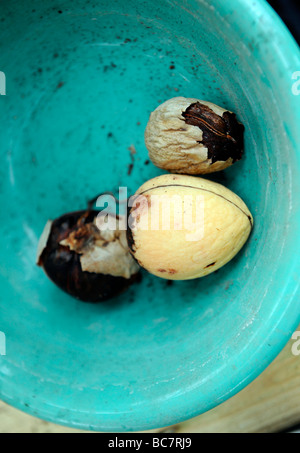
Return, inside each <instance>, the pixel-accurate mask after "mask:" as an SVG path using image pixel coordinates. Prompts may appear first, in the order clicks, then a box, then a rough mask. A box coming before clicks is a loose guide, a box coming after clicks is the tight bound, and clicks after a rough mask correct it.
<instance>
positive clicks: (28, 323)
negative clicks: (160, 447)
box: [0, 0, 300, 431]
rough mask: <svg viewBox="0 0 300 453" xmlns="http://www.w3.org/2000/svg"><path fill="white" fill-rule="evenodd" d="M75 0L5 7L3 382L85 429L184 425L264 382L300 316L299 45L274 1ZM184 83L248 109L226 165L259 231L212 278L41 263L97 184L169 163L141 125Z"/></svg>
mask: <svg viewBox="0 0 300 453" xmlns="http://www.w3.org/2000/svg"><path fill="white" fill-rule="evenodd" d="M61 8H62V10H59V7H57V6H56V4H55V3H54V2H52V1H43V2H41V1H38V0H33V1H30V2H21V1H17V0H11V1H9V2H8V1H7V2H1V8H0V23H1V30H0V37H1V39H0V70H1V71H3V72H5V75H6V96H1V97H0V114H1V134H0V149H1V156H2V161H1V162H2V165H1V167H0V183H1V214H0V215H1V222H0V231H1V245H0V284H1V294H0V298H1V302H0V308H1V309H0V331H2V332H4V333H5V336H6V356H4V355H2V356H0V394H1V398H2V399H3V400H4V401H6V402H7V403H9V404H11V405H13V406H15V407H17V408H19V409H22V410H24V411H26V412H29V413H30V414H33V415H35V416H38V417H41V418H44V419H47V420H51V421H54V422H56V423H61V424H66V425H69V426H73V427H80V428H84V429H91V430H106V431H130V430H141V429H150V428H154V427H161V426H166V425H170V424H172V423H176V422H179V421H181V420H184V419H187V418H190V417H193V416H196V415H197V414H200V413H202V412H204V411H207V410H208V409H210V408H212V407H214V406H215V405H217V404H219V403H221V402H222V401H225V400H226V399H227V398H229V397H230V396H232V395H234V394H235V393H236V392H237V391H239V390H240V389H242V388H243V387H244V386H245V385H247V384H248V383H250V382H251V381H252V380H253V379H254V378H255V377H256V376H257V375H258V374H259V373H260V372H262V370H263V369H264V368H265V367H266V366H267V365H268V364H269V363H270V362H271V361H272V360H273V359H274V358H275V357H276V355H277V354H278V353H279V351H280V350H281V349H282V348H283V347H284V345H285V344H286V342H287V341H288V339H289V338H290V336H291V334H292V332H293V330H295V329H296V327H297V325H298V323H299V322H300V316H299V292H298V289H299V273H300V272H299V271H300V269H299V267H300V262H299V255H300V250H299V226H300V225H299V224H300V215H299V182H300V174H299V173H300V162H299V156H300V153H299V143H300V139H299V120H300V118H299V116H300V115H299V97H298V96H297V95H295V94H293V93H295V89H294V90H293V89H292V87H293V84H294V83H296V80H295V79H293V78H292V77H293V74H294V73H295V71H298V70H299V68H300V57H299V49H298V46H297V45H296V44H295V42H294V40H293V38H292V37H291V35H290V34H289V32H288V31H287V29H286V28H285V26H284V25H283V23H282V22H281V20H280V19H279V18H278V17H277V15H276V14H275V13H274V12H273V10H272V9H271V8H270V7H269V6H268V5H267V3H266V2H263V1H254V0H228V1H226V2H224V1H223V0H211V1H200V0H197V1H196V0H182V1H175V0H157V1H155V2H154V1H153V2H149V1H148V2H144V1H131V0H126V1H125V0H115V1H114V2H111V1H108V0H102V1H98V2H97V1H95V2H93V1H90V2H87V1H84V0H76V1H74V0H73V1H72V2H71V1H64V2H63V6H61ZM294 88H295V87H294ZM176 95H178V96H186V97H195V98H199V99H204V100H209V101H211V102H214V103H216V104H219V105H221V106H224V107H225V108H228V109H230V110H232V111H234V112H236V113H237V116H238V118H239V120H240V121H242V122H243V123H244V125H245V156H244V158H243V159H242V161H240V162H238V163H235V164H234V165H233V167H231V168H229V169H227V170H225V171H224V172H222V173H220V174H216V175H211V176H210V178H211V179H214V180H216V181H218V182H221V183H223V184H224V185H226V186H227V187H229V188H230V189H231V190H233V191H234V192H236V193H237V194H238V195H239V196H241V198H243V199H244V200H245V202H246V204H247V205H248V206H249V209H250V210H251V212H252V213H253V216H254V220H255V229H254V231H253V233H252V235H251V237H250V240H249V241H248V243H247V245H246V246H245V247H244V248H243V249H242V251H241V252H240V253H239V254H238V255H237V257H236V258H235V259H234V260H233V261H232V262H230V263H229V264H227V265H226V266H225V267H223V268H222V269H221V270H219V271H218V272H216V273H214V274H212V275H210V276H208V277H205V278H202V279H197V280H194V281H185V282H174V283H173V284H171V285H170V284H168V283H167V282H166V281H165V280H161V279H159V278H156V277H154V276H151V275H147V274H146V273H143V281H142V282H141V283H140V284H139V285H136V286H133V287H132V288H130V289H129V291H128V292H127V293H125V294H124V295H122V296H121V297H119V298H117V299H115V300H113V301H111V302H109V303H105V304H102V305H90V304H84V303H81V302H78V301H76V300H74V299H72V298H71V297H69V296H68V295H66V294H64V293H63V292H61V291H60V290H59V289H58V288H56V287H55V286H54V285H53V283H51V282H50V281H49V280H48V279H47V277H46V276H45V275H44V273H43V271H42V270H41V269H40V268H38V267H37V266H36V265H35V253H36V247H37V242H38V238H39V235H40V234H41V232H42V230H43V227H44V225H45V223H46V221H47V219H49V218H52V219H53V218H56V217H58V216H60V215H62V214H63V213H65V212H68V211H72V210H78V209H84V208H85V206H86V202H87V200H89V199H90V198H93V197H94V196H95V195H97V194H98V193H101V192H102V191H106V190H111V191H114V193H115V195H117V196H118V187H119V186H127V187H128V195H129V194H131V193H134V192H135V190H136V189H137V188H138V187H139V186H140V185H141V184H142V183H143V182H144V181H145V180H147V179H149V178H151V177H154V176H156V175H158V174H161V173H163V172H162V171H160V170H159V169H157V168H155V167H154V166H153V165H152V164H151V163H148V162H147V159H148V156H147V150H146V148H145V145H144V137H143V134H144V129H145V127H146V124H147V121H148V118H149V115H150V112H151V111H153V110H154V109H155V108H156V107H157V106H158V104H159V103H161V102H163V101H165V100H167V99H168V98H171V97H174V96H176ZM133 147H134V148H133ZM134 150H136V153H134ZM2 337H3V335H2Z"/></svg>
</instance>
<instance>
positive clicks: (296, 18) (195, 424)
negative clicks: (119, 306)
mask: <svg viewBox="0 0 300 453" xmlns="http://www.w3.org/2000/svg"><path fill="white" fill-rule="evenodd" d="M269 3H270V5H271V6H272V7H273V8H274V9H275V10H276V11H277V13H278V14H279V15H280V16H281V18H282V20H283V21H284V22H285V24H286V25H287V27H288V28H289V30H290V31H291V33H292V34H293V35H294V37H295V39H296V40H297V42H298V44H299V43H300V3H299V0H269ZM0 8H1V4H0ZM299 70H300V68H299ZM298 331H300V326H299V328H298ZM293 343H294V341H293V340H292V339H291V340H290V342H289V343H288V344H287V346H286V347H285V349H284V350H283V351H282V352H281V354H280V355H279V356H278V357H277V358H276V360H275V361H274V362H273V363H272V364H271V365H270V366H269V367H268V368H267V369H266V370H265V371H264V372H263V373H262V374H261V375H260V376H259V377H258V378H257V379H256V380H255V381H254V382H252V383H251V384H250V385H249V386H248V387H246V388H245V389H244V390H242V391H241V392H240V393H238V394H237V395H235V396H234V397H232V398H231V399H229V400H228V401H226V402H225V403H223V404H221V405H220V406H218V407H216V408H214V409H212V410H211V411H209V412H207V413H205V414H202V415H200V416H199V417H196V418H194V419H191V420H188V421H186V422H184V423H181V424H179V425H176V426H171V427H162V428H159V429H157V430H156V431H155V432H168V433H191V432H196V433H197V432H198V433H255V432H259V433H278V432H300V387H299V377H300V355H295V354H293V348H292V347H293ZM0 432H1V433H21V432H22V433H75V432H84V431H80V430H76V429H72V428H66V427H63V426H58V425H55V424H53V423H48V422H46V421H43V420H39V419H37V418H35V417H32V416H30V415H27V414H24V413H23V412H20V411H18V410H16V409H14V408H12V407H10V406H8V405H6V404H5V403H3V402H0Z"/></svg>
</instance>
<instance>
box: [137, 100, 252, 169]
mask: <svg viewBox="0 0 300 453" xmlns="http://www.w3.org/2000/svg"><path fill="white" fill-rule="evenodd" d="M243 135H244V126H243V125H242V124H241V123H239V122H238V121H237V119H236V115H235V114H234V113H232V112H230V111H229V110H226V109H224V108H222V107H219V106H218V105H216V104H213V103H211V102H207V101H201V100H198V99H194V98H184V97H175V98H172V99H169V100H168V101H166V102H164V103H163V104H161V105H159V106H158V107H157V108H156V109H155V110H154V112H152V113H151V115H150V119H149V122H148V124H147V127H146V130H145V143H146V147H147V148H148V151H149V157H150V159H151V161H152V162H153V163H154V165H156V166H157V167H159V168H162V169H164V170H168V171H170V172H172V173H183V174H190V175H196V174H205V173H212V172H215V171H220V170H224V169H225V168H227V167H229V166H231V165H232V164H233V163H234V162H236V161H238V160H240V159H241V158H242V153H243Z"/></svg>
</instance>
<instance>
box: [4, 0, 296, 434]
mask: <svg viewBox="0 0 300 453" xmlns="http://www.w3.org/2000/svg"><path fill="white" fill-rule="evenodd" d="M198 1H199V2H200V3H205V2H203V1H201V0H198ZM215 3H216V4H218V6H219V10H218V14H220V15H222V14H224V15H225V13H226V9H228V8H232V9H235V10H239V11H240V12H241V14H240V22H239V24H238V25H239V28H241V29H243V31H245V30H246V33H247V35H246V36H245V39H247V40H248V41H249V42H250V41H251V40H252V39H257V33H256V31H255V27H253V25H252V22H253V21H254V20H255V23H256V25H258V27H259V31H260V33H261V35H260V38H259V39H260V44H261V46H260V55H264V49H266V48H267V47H268V48H269V47H271V48H272V51H273V52H272V58H273V60H272V65H273V69H274V74H273V77H274V79H275V81H276V84H277V86H278V90H281V92H282V93H286V90H287V87H289V89H290V93H291V87H292V84H293V81H292V78H291V76H292V74H293V73H294V72H295V71H298V70H300V51H299V47H298V45H297V44H296V42H295V40H294V38H293V37H292V35H291V34H290V32H289V31H288V29H287V28H286V26H285V25H284V23H283V22H282V20H281V19H280V18H279V16H278V15H277V14H276V13H275V11H274V10H273V9H272V8H271V7H270V5H269V4H268V3H267V2H266V1H265V0H256V1H253V0H228V1H227V2H226V5H225V4H224V2H223V4H222V1H221V0H216V2H215ZM246 11H247V13H248V14H243V13H244V12H246ZM262 16H263V18H264V21H263V24H262V23H261V22H260V18H261V17H262ZM274 30H276V39H275V40H272V41H270V40H268V39H267V38H268V35H269V33H270V31H274ZM272 35H273V36H274V34H273V33H272ZM264 38H265V39H264ZM270 54H271V53H269V52H267V53H266V55H267V58H270ZM276 69H278V71H276ZM288 99H289V106H290V111H291V112H293V115H294V118H295V125H297V118H300V103H299V98H298V96H296V95H292V94H290V96H289V97H288ZM295 130H296V127H295V128H293V131H295ZM290 139H291V142H293V143H295V144H296V145H295V146H296V148H295V154H296V159H297V168H296V170H297V171H298V174H299V173H300V149H299V140H297V139H298V137H297V136H295V133H294V132H292V134H291V137H290ZM293 196H294V200H295V202H296V203H297V204H298V205H299V204H300V197H299V194H298V193H297V194H293ZM291 209H292V208H291ZM294 210H295V211H296V209H295V207H294ZM290 212H292V211H290ZM293 215H294V216H295V217H294V219H293V222H294V225H296V226H298V227H300V212H299V209H298V211H297V212H294V211H293ZM299 230H300V228H299ZM297 234H298V228H297V229H294V235H293V236H290V237H289V238H288V240H289V244H290V245H289V250H288V253H287V255H286V256H285V262H286V264H285V275H284V277H285V278H284V284H283V283H282V281H281V282H277V281H276V282H274V285H276V287H277V288H278V292H277V303H278V301H280V300H281V298H282V297H283V296H284V295H285V298H286V297H287V295H288V298H287V303H286V304H282V305H281V306H280V308H279V307H277V306H276V301H274V309H275V307H276V308H277V318H276V323H274V324H273V327H272V330H270V331H269V332H265V334H266V335H265V337H264V341H258V339H257V338H256V337H257V336H259V334H260V332H259V333H257V335H256V336H255V335H254V336H253V337H252V338H251V341H250V343H249V344H247V345H245V348H244V349H243V351H242V353H241V354H240V355H239V357H238V360H239V363H238V364H236V365H238V367H239V373H237V375H236V377H235V378H233V377H232V374H231V372H230V371H231V367H227V368H226V369H222V370H218V372H219V373H221V375H222V376H221V378H220V379H219V381H218V382H219V387H218V393H219V395H220V397H219V398H218V400H217V401H215V400H214V401H211V400H210V397H209V395H205V394H203V393H202V392H201V391H200V392H199V387H198V386H194V387H193V388H192V389H191V388H189V389H188V391H184V390H183V391H182V392H181V394H180V395H179V396H177V397H176V398H170V399H168V400H165V401H164V405H163V407H161V411H160V412H161V418H160V420H157V427H161V426H164V425H163V424H162V422H163V419H164V416H165V415H166V414H168V420H169V421H170V419H172V417H173V422H171V423H169V425H170V424H172V423H178V422H181V421H184V420H187V419H189V418H192V417H195V416H197V415H199V413H200V408H201V413H203V412H205V411H208V410H210V409H212V408H213V407H215V406H216V405H218V404H220V403H222V402H224V401H225V400H227V399H228V398H230V397H232V396H233V395H235V394H236V393H237V392H239V391H240V390H242V389H243V388H244V387H246V386H247V385H248V384H249V383H250V382H252V381H253V380H254V379H255V378H256V377H257V376H258V375H259V374H260V373H261V372H262V371H263V370H264V369H265V368H266V367H267V366H268V365H269V364H270V363H271V362H272V361H273V360H274V358H275V357H276V356H277V355H278V354H279V352H280V351H281V350H282V349H283V347H284V346H285V345H286V343H287V342H288V340H289V339H290V337H291V334H292V332H293V331H295V330H296V328H297V327H298V325H299V323H300V310H299V307H297V298H298V297H299V294H300V291H299V286H300V282H299V280H298V278H297V276H299V275H300V262H299V258H298V257H299V256H300V242H299V241H297ZM292 241H293V245H292V246H291V242H292ZM268 344H272V348H266V345H268ZM258 345H259V346H258ZM217 374H218V373H217V372H216V373H215V374H214V376H213V377H214V379H216V380H218V376H217ZM241 375H242V376H244V378H243V379H242V380H241V379H240V376H241ZM2 399H3V401H5V402H6V403H8V404H10V405H12V406H14V407H16V408H17V409H20V410H22V411H25V412H27V413H29V414H31V415H34V416H38V417H40V418H42V419H45V420H48V421H50V422H53V423H58V424H61V425H66V426H69V427H73V428H80V429H89V430H98V431H99V430H102V431H113V429H110V427H112V426H117V425H119V426H120V420H118V417H119V418H120V417H122V415H121V414H119V415H118V414H101V412H99V413H97V414H93V418H94V419H95V418H98V423H97V424H94V425H93V424H86V423H84V422H83V423H78V422H74V421H72V417H68V415H70V413H67V412H66V414H65V416H64V417H57V414H56V413H55V411H53V412H52V413H49V412H48V411H46V412H45V410H43V408H39V407H37V406H36V407H32V406H31V407H28V408H27V407H25V408H24V406H23V405H21V404H18V402H16V401H14V400H11V399H9V398H5V396H4V395H3V396H2ZM37 405H38V403H37ZM146 410H148V408H145V409H144V411H146ZM142 411H143V410H141V412H140V413H138V412H134V413H133V414H132V415H131V426H132V428H130V426H128V425H127V427H125V429H122V430H121V431H131V430H135V431H140V430H147V429H153V427H154V426H155V420H154V419H152V418H151V414H145V413H144V414H142ZM170 414H173V415H172V416H170ZM142 415H143V416H142ZM105 419H106V420H105ZM141 419H142V420H143V421H141ZM127 422H128V419H127Z"/></svg>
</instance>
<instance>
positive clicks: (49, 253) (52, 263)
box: [37, 210, 139, 303]
mask: <svg viewBox="0 0 300 453" xmlns="http://www.w3.org/2000/svg"><path fill="white" fill-rule="evenodd" d="M98 214H99V212H98V211H94V210H90V211H76V212H72V213H68V214H65V215H63V216H61V217H59V218H57V219H56V220H54V221H53V222H52V223H51V222H50V223H49V221H48V222H47V224H46V227H45V230H44V233H43V234H42V236H41V240H40V246H39V247H38V257H37V264H38V265H39V266H41V267H43V269H44V271H45V273H46V275H47V276H48V277H49V278H50V279H51V280H52V281H53V282H54V283H55V284H56V285H57V286H58V287H59V288H60V289H62V290H63V291H65V292H67V293H68V294H70V295H71V296H73V297H75V298H76V299H79V300H81V301H84V302H93V303H96V302H102V301H105V300H107V299H110V298H112V297H114V296H116V295H118V294H120V293H121V292H123V291H125V290H126V289H127V288H128V287H129V286H130V285H131V284H132V283H133V282H135V281H137V280H138V271H139V266H138V265H137V264H135V261H134V260H133V259H131V260H130V261H129V260H128V258H127V256H126V253H127V252H126V251H124V257H125V259H126V261H125V265H127V263H128V262H129V263H130V265H129V268H128V269H129V275H127V278H124V277H123V276H116V275H111V274H107V273H105V272H106V271H107V269H108V267H107V266H108V265H109V259H110V258H109V259H108V263H106V268H105V265H104V267H102V266H101V262H100V263H99V262H97V261H96V262H95V260H94V259H93V258H94V257H96V258H98V256H99V255H98V253H96V255H94V252H93V251H94V250H96V252H97V249H99V248H100V245H99V241H100V243H101V246H102V247H103V246H104V249H103V253H108V257H109V256H110V255H111V252H109V251H108V252H107V250H108V249H109V248H110V247H112V241H109V240H108V241H106V240H105V239H103V238H102V239H101V238H99V237H98V235H99V232H98V233H97V230H96V229H94V228H95V225H94V220H95V218H96V217H97V215H98ZM124 234H125V232H124ZM46 235H47V237H46ZM124 237H125V236H124ZM114 239H115V241H116V240H117V239H116V238H114ZM125 239H126V238H125ZM95 240H96V241H98V245H97V246H95V243H94V242H95ZM72 248H73V250H72ZM75 249H76V250H77V251H75ZM77 252H78V253H77ZM98 252H99V250H98ZM120 253H122V252H121V251H120V250H119V257H120ZM84 257H85V260H83V258H84ZM112 258H113V257H112ZM104 264H105V263H104ZM83 266H86V267H87V268H91V269H94V270H95V272H90V271H88V270H83ZM101 268H103V272H102V273H100V272H99V271H100V269H101ZM105 269H106V270H105ZM111 269H112V270H111V271H113V267H111ZM121 272H123V270H122V269H121Z"/></svg>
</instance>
